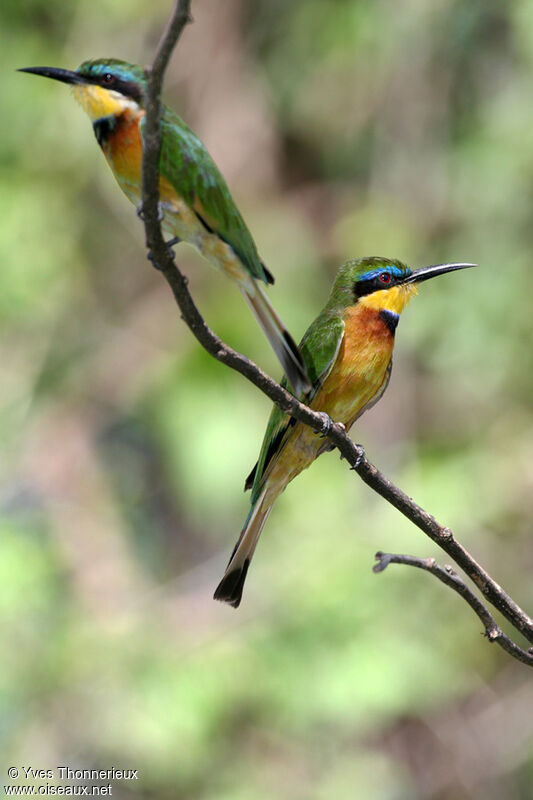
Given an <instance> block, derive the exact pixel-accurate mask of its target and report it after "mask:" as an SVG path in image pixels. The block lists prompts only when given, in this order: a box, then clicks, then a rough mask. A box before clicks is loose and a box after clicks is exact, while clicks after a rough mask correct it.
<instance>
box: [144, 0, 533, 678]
mask: <svg viewBox="0 0 533 800" xmlns="http://www.w3.org/2000/svg"><path fill="white" fill-rule="evenodd" d="M190 21H191V17H190V0H177V1H176V3H175V7H174V11H173V14H172V17H171V19H170V22H169V24H168V25H167V28H166V30H165V33H164V34H163V36H162V38H161V41H160V43H159V45H158V48H157V52H156V57H155V59H154V62H153V64H152V68H151V70H149V80H148V98H147V104H146V120H145V136H144V145H143V168H142V183H143V202H142V216H143V218H144V226H145V232H146V244H147V247H148V250H149V258H150V260H151V261H152V262H153V264H154V266H155V267H156V268H157V269H159V270H160V271H161V272H162V273H163V275H164V277H165V279H166V280H167V282H168V284H169V286H170V288H171V290H172V292H173V294H174V298H175V300H176V302H177V304H178V306H179V308H180V311H181V317H182V319H183V320H184V321H185V323H186V324H187V325H188V327H189V328H190V330H191V331H192V333H193V334H194V336H195V337H196V338H197V340H198V341H199V343H200V344H201V345H202V346H203V347H204V348H205V349H206V350H207V352H208V353H210V354H211V355H212V356H213V357H214V358H216V359H217V360H218V361H220V362H221V363H222V364H225V365H226V366H227V367H230V368H231V369H234V370H236V371H237V372H239V373H240V374H241V375H243V376H244V377H245V378H246V379H247V380H249V381H250V382H251V383H253V384H254V385H255V386H257V388H258V389H260V390H261V391H262V392H263V393H264V394H265V395H266V396H267V397H269V398H270V400H272V401H273V402H274V403H276V405H278V407H279V408H280V409H281V410H282V411H283V412H285V413H287V414H290V415H291V416H293V417H294V418H295V419H297V420H298V422H301V423H303V424H304V425H309V426H310V427H311V428H312V429H313V430H315V431H316V432H317V433H321V434H322V435H323V436H327V438H328V439H329V440H330V441H331V443H332V445H333V446H334V447H335V448H337V449H338V450H339V452H340V454H341V458H344V459H346V461H347V462H348V463H349V465H350V468H351V469H353V470H354V471H355V472H357V474H358V475H359V477H360V478H361V479H362V480H363V481H364V482H365V483H366V484H367V485H368V486H370V488H372V489H373V490H374V491H375V492H377V493H378V494H379V495H380V496H381V497H383V498H384V499H385V500H387V502H389V503H390V504H391V505H393V506H394V507H395V508H397V509H398V511H400V512H401V513H402V514H403V515H404V516H405V517H407V519H409V520H410V521H411V522H413V523H414V524H415V525H416V526H417V527H418V528H420V530H422V531H423V532H424V533H425V534H426V535H427V536H429V537H430V538H431V539H432V540H433V541H434V542H435V543H436V544H438V545H439V547H441V548H442V549H443V550H444V551H445V552H446V553H447V554H448V555H449V556H450V557H451V558H452V559H453V560H454V561H455V562H456V564H458V565H459V566H460V567H461V568H462V569H463V570H464V572H465V573H466V574H467V575H468V576H469V577H470V578H471V579H472V581H473V582H474V583H475V585H476V586H477V587H478V589H479V590H480V591H481V592H482V594H483V595H484V597H485V598H486V600H487V601H488V602H489V603H491V604H492V605H493V606H494V607H495V608H497V609H498V611H500V613H501V614H502V615H503V616H504V617H505V618H506V619H507V620H508V621H509V622H510V623H511V625H512V626H513V627H514V628H515V629H516V630H518V631H520V633H522V634H523V636H524V637H525V638H526V639H527V640H528V641H529V642H532V643H533V620H531V618H530V617H529V616H528V615H527V614H526V613H525V612H524V611H523V610H522V609H521V608H520V607H519V606H518V605H517V604H516V603H515V602H514V600H513V599H512V598H511V597H509V595H507V594H506V593H505V592H504V591H503V589H502V588H501V586H499V585H498V584H497V583H496V581H494V580H493V579H492V578H491V576H490V575H489V574H488V573H487V572H486V571H485V570H484V569H483V568H482V567H481V566H480V564H478V563H477V562H476V561H475V559H474V558H472V556H471V555H470V553H468V551H467V550H465V548H464V547H463V546H462V545H461V544H460V543H459V542H458V541H457V540H456V539H455V538H454V536H453V533H452V531H451V530H450V529H449V528H447V527H445V526H443V525H440V524H439V523H438V522H437V521H436V520H435V518H434V517H433V516H432V515H431V514H429V513H428V512H427V511H425V510H424V509H423V508H421V507H420V506H419V505H417V503H415V502H414V501H413V500H412V499H411V498H410V497H408V496H407V495H406V494H405V493H404V492H402V490H401V489H399V488H398V487H397V486H395V485H394V484H393V483H391V481H389V480H388V478H386V477H385V476H384V475H383V474H382V473H381V472H379V470H378V469H377V468H376V467H375V466H374V465H373V464H371V463H370V462H369V461H368V459H367V458H366V456H365V452H364V450H363V448H362V447H361V445H357V444H355V443H354V442H353V441H352V440H351V439H350V438H349V436H348V435H347V434H346V431H345V428H344V426H343V425H342V424H339V423H334V422H333V421H332V420H331V419H330V418H329V417H328V416H327V415H326V414H324V413H322V412H317V411H313V410H312V409H310V408H308V407H307V406H305V405H304V404H303V403H300V402H299V400H297V398H296V397H294V396H293V395H292V394H290V393H289V392H287V391H286V390H285V389H284V388H283V387H282V386H280V385H279V384H278V383H276V381H274V380H272V378H270V377H269V376H268V375H267V374H266V373H265V372H263V370H261V369H260V368H259V367H258V366H257V365H256V364H254V363H253V362H252V361H251V360H250V359H248V358H246V357H245V356H243V355H242V354H241V353H238V352H237V351H236V350H233V349H232V348H231V347H229V346H228V345H226V344H225V342H223V341H222V340H221V339H220V338H219V337H218V336H216V334H215V333H213V331H212V330H211V329H210V328H209V327H208V326H207V324H206V322H205V320H204V319H203V317H202V316H201V314H200V313H199V311H198V309H197V307H196V305H195V303H194V301H193V299H192V297H191V295H190V293H189V290H188V288H187V280H186V278H185V277H184V276H183V274H182V273H181V272H180V270H179V269H178V268H177V266H176V264H175V262H174V258H173V255H172V252H171V251H170V249H169V247H168V246H167V245H166V243H165V241H164V239H163V236H162V233H161V225H160V220H159V218H158V198H159V192H158V160H159V149H160V130H159V118H160V96H161V87H162V82H163V76H164V72H165V69H166V66H167V63H168V60H169V58H170V55H171V53H172V51H173V48H174V46H175V45H176V42H177V41H178V38H179V36H180V34H181V32H182V31H183V28H184V27H185V25H186V24H187V23H188V22H190ZM399 558H402V559H404V560H403V561H401V563H410V564H412V565H413V566H419V567H422V568H424V569H426V570H428V571H430V572H432V574H435V575H437V577H438V578H439V579H440V580H443V582H444V583H446V584H447V585H448V586H450V587H451V588H453V589H454V590H455V591H457V592H459V594H461V596H462V597H463V598H464V599H465V600H466V602H468V603H469V605H470V606H471V607H472V608H473V609H474V611H475V612H476V613H477V614H478V616H479V617H480V619H481V620H482V622H483V624H484V625H485V630H486V631H487V636H488V637H489V639H490V640H491V641H498V643H499V644H500V645H501V646H502V647H504V649H506V650H507V652H508V653H510V655H512V656H513V657H515V658H518V659H519V660H521V661H522V662H523V663H526V664H529V665H533V657H530V655H529V654H528V653H526V652H525V651H523V650H521V648H520V647H518V645H516V644H514V642H512V641H511V640H510V639H508V637H506V636H505V635H504V634H503V633H502V632H501V631H500V629H499V628H498V627H497V626H496V623H495V622H494V620H493V619H492V617H491V616H490V614H489V612H488V611H487V610H486V609H485V607H484V606H483V604H481V603H480V601H479V600H477V598H476V597H475V595H473V594H472V593H471V592H470V590H469V589H468V588H467V587H466V586H465V584H463V583H462V581H461V580H460V579H459V578H457V576H455V577H454V578H453V579H452V578H451V576H450V573H447V572H445V571H444V570H442V569H441V568H440V567H437V566H436V565H435V566H434V567H432V568H431V569H430V567H429V566H422V565H423V564H424V565H425V564H429V562H427V561H424V560H422V559H413V560H412V561H409V562H408V561H405V559H406V558H410V557H407V556H390V557H389V561H388V562H387V563H391V562H392V561H393V560H394V559H399ZM415 562H417V563H416V564H415ZM398 563H400V562H398ZM385 566H386V564H385ZM381 569H384V566H382V567H381ZM443 576H446V580H444V577H443ZM460 585H461V587H464V589H463V588H459V586H460ZM472 598H474V599H472ZM495 631H496V633H495Z"/></svg>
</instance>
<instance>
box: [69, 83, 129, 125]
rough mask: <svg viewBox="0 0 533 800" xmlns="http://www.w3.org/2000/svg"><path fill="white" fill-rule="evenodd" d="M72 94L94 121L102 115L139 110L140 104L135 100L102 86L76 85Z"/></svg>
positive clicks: (110, 115) (109, 115)
mask: <svg viewBox="0 0 533 800" xmlns="http://www.w3.org/2000/svg"><path fill="white" fill-rule="evenodd" d="M72 94H73V95H74V98H75V99H76V101H77V102H78V103H79V104H80V106H81V107H82V108H83V110H84V111H85V112H86V113H87V114H88V115H89V117H90V119H91V120H92V121H94V120H95V119H101V118H102V117H112V116H118V115H119V114H122V113H123V112H124V111H126V110H127V109H131V110H132V111H138V110H139V106H138V105H137V103H136V102H135V101H134V100H130V99H129V98H127V97H124V95H123V94H121V93H120V92H114V91H113V90H112V89H104V88H103V87H102V86H93V85H91V84H87V85H85V86H77V85H74V86H73V87H72Z"/></svg>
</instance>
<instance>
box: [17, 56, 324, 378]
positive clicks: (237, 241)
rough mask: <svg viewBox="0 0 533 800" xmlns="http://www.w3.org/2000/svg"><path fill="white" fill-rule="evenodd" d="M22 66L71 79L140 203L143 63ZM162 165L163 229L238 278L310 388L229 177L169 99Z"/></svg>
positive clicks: (277, 347) (111, 160)
mask: <svg viewBox="0 0 533 800" xmlns="http://www.w3.org/2000/svg"><path fill="white" fill-rule="evenodd" d="M20 71H21V72H30V73H33V74H35V75H43V76H44V77H46V78H53V79H54V80H57V81H62V82H63V83H68V84H70V85H71V86H72V90H73V93H74V97H75V98H76V100H77V101H78V102H79V103H80V105H81V106H82V108H83V109H84V111H86V112H87V114H88V115H89V117H90V119H91V121H92V124H93V129H94V133H95V135H96V139H97V141H98V144H99V145H100V147H101V148H102V150H103V152H104V155H105V157H106V159H107V163H108V164H109V166H110V167H111V170H112V171H113V174H114V176H115V178H116V179H117V181H118V184H119V186H120V188H121V189H122V191H123V192H124V193H125V194H126V196H127V197H128V198H129V199H130V200H131V202H132V203H134V204H135V205H136V206H139V204H140V203H141V164H142V137H143V128H144V117H145V99H146V90H147V79H146V74H145V71H144V69H143V68H142V67H139V66H137V65H135V64H128V63H127V62H125V61H118V60H116V59H99V60H96V61H85V62H84V63H83V64H81V66H80V67H78V69H77V70H75V71H70V70H65V69H60V68H57V67H27V68H25V69H22V70H20ZM159 173H160V178H159V195H160V210H161V213H162V215H163V228H164V230H165V231H166V232H167V233H168V234H170V235H171V236H172V237H177V238H178V239H180V240H182V241H184V242H188V243H189V244H192V245H194V246H195V247H196V248H197V249H198V250H199V251H200V252H201V253H202V255H203V256H205V258H206V259H207V260H208V261H210V262H211V264H213V265H214V266H215V267H217V268H218V269H220V270H222V272H224V273H225V274H226V275H227V276H228V277H229V278H231V280H233V281H235V282H236V283H237V285H238V287H239V289H240V290H241V292H242V294H243V295H244V298H245V300H246V302H247V303H248V305H249V306H250V308H251V310H252V311H253V313H254V314H255V316H256V318H257V320H258V322H259V325H260V326H261V328H262V329H263V331H264V333H265V335H266V337H267V338H268V341H269V342H270V344H271V346H272V348H273V350H274V352H275V353H276V355H277V357H278V358H279V360H280V363H281V365H282V367H283V369H284V371H285V374H286V375H287V377H288V379H289V382H290V384H291V386H292V388H293V389H294V391H295V392H296V393H300V392H301V391H304V390H306V389H308V388H309V381H308V377H307V374H306V370H305V366H304V363H303V360H302V357H301V354H300V352H299V351H298V348H297V347H296V344H295V343H294V340H293V339H292V337H291V335H290V333H289V332H288V330H287V328H286V327H285V326H284V324H283V322H282V321H281V319H280V317H279V315H278V314H277V313H276V311H275V310H274V308H273V306H272V304H271V303H270V301H269V299H268V298H267V296H266V294H265V293H264V291H263V289H262V288H261V286H260V283H261V282H262V283H265V284H269V283H273V282H274V279H273V277H272V274H271V273H270V272H269V271H268V270H267V268H266V267H265V265H264V264H263V262H262V261H261V259H260V257H259V254H258V252H257V247H256V245H255V242H254V240H253V238H252V236H251V234H250V231H249V230H248V228H247V226H246V223H245V222H244V220H243V218H242V216H241V214H240V212H239V209H238V208H237V206H236V205H235V202H234V200H233V197H232V196H231V193H230V191H229V189H228V186H227V184H226V182H225V180H224V178H223V177H222V175H221V174H220V172H219V170H218V169H217V166H216V165H215V163H214V162H213V160H212V158H211V156H210V155H209V153H208V152H207V150H206V148H205V147H204V145H203V144H202V142H201V141H200V140H199V139H198V137H197V136H196V135H195V134H194V133H193V132H192V131H191V129H190V128H189V127H188V126H187V125H186V124H185V122H184V121H183V120H182V119H181V118H180V117H179V116H178V115H177V114H175V113H174V111H172V110H171V109H169V108H167V107H166V106H163V107H162V111H161V155H160V159H159Z"/></svg>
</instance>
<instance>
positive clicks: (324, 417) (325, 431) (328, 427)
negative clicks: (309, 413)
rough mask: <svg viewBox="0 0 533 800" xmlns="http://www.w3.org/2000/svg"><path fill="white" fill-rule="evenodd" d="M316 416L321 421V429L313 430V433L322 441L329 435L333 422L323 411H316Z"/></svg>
mask: <svg viewBox="0 0 533 800" xmlns="http://www.w3.org/2000/svg"><path fill="white" fill-rule="evenodd" d="M317 414H318V416H319V417H320V419H321V420H322V423H323V426H324V427H323V428H313V433H318V434H319V435H320V438H321V439H324V438H325V437H326V436H328V434H330V433H331V429H332V428H333V420H332V419H331V417H330V416H329V415H328V414H326V413H325V411H317Z"/></svg>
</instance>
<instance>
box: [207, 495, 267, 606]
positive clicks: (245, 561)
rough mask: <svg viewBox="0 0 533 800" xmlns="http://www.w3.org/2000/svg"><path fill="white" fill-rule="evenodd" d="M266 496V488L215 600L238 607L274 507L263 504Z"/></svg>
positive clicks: (237, 546) (249, 516)
mask: <svg viewBox="0 0 533 800" xmlns="http://www.w3.org/2000/svg"><path fill="white" fill-rule="evenodd" d="M264 498H265V489H263V491H262V493H261V494H260V495H259V498H258V499H257V502H256V503H255V504H254V505H253V506H252V508H251V509H250V513H249V514H248V516H247V518H246V522H245V523H244V528H243V529H242V531H241V535H240V536H239V539H238V540H237V544H236V545H235V548H234V550H233V553H232V554H231V558H230V560H229V562H228V566H227V567H226V571H225V573H224V577H223V578H222V580H221V581H220V583H219V584H218V586H217V588H216V590H215V594H214V595H213V597H214V599H215V600H221V601H222V602H224V603H229V604H230V606H233V608H238V606H239V604H240V602H241V599H242V591H243V588H244V581H245V580H246V574H247V572H248V567H249V566H250V561H251V560H252V556H253V554H254V551H255V548H256V545H257V542H258V540H259V537H260V535H261V531H262V530H263V525H264V524H265V522H266V520H267V517H268V515H269V513H270V509H271V508H272V504H271V503H269V505H267V506H265V507H264V506H263V500H264Z"/></svg>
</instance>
